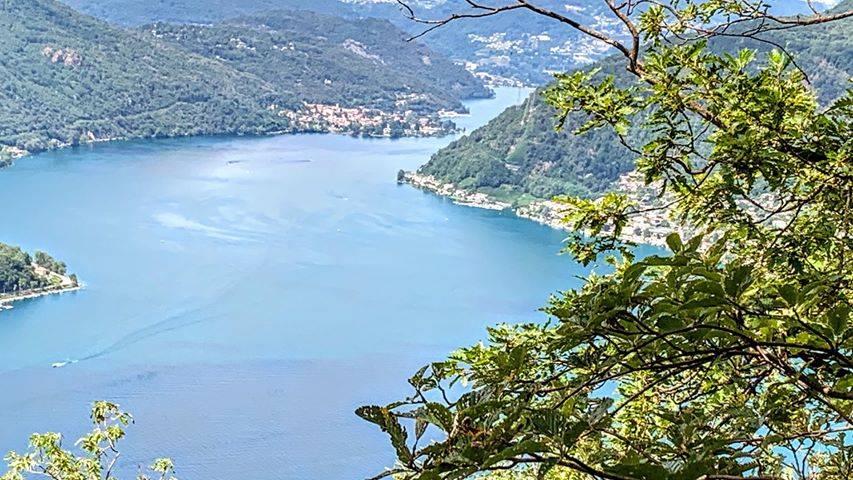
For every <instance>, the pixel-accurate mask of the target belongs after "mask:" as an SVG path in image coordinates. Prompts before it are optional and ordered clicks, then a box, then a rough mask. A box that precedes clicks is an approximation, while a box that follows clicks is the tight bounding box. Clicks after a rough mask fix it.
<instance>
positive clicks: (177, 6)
mask: <svg viewBox="0 0 853 480" xmlns="http://www.w3.org/2000/svg"><path fill="white" fill-rule="evenodd" d="M65 1H66V3H68V4H69V5H71V6H73V7H75V8H78V9H80V10H81V11H83V12H85V13H88V14H90V15H94V16H97V17H100V18H104V19H106V20H108V21H111V22H114V23H117V24H120V25H127V26H136V25H141V24H145V23H151V22H158V21H166V22H179V23H212V22H218V21H221V20H224V19H228V18H232V17H235V16H239V15H243V14H247V13H253V12H262V11H266V10H270V9H277V8H286V9H291V10H310V11H314V12H319V13H326V14H334V15H337V16H340V17H343V18H350V19H353V18H365V17H374V18H382V19H387V20H389V21H391V22H393V23H394V24H395V25H397V26H398V27H399V28H401V29H403V30H406V31H407V32H408V34H409V35H415V34H417V33H420V32H421V31H423V30H424V29H425V28H426V26H425V25H422V24H418V23H414V22H412V21H409V20H408V19H406V18H405V17H404V16H403V14H402V13H401V11H400V8H399V6H398V5H397V3H396V2H395V1H390V2H389V1H369V0H368V1H364V0H181V1H175V0H150V1H145V2H139V1H137V0H100V1H92V0H65ZM544 3H546V4H549V5H552V6H554V7H555V8H559V9H561V10H565V9H566V8H569V6H565V5H563V2H559V1H556V0H544ZM411 4H412V5H413V6H415V7H416V10H417V13H418V15H422V16H424V17H426V18H441V17H445V16H447V15H449V14H451V13H453V12H457V11H460V9H463V10H464V9H466V8H468V5H467V4H466V3H465V2H464V1H462V0H447V1H444V0H432V1H430V0H416V1H413V2H411ZM570 7H571V12H572V14H573V15H574V16H575V17H576V18H578V19H580V20H581V21H584V22H588V23H591V24H594V25H596V26H597V27H599V28H600V29H602V30H604V31H608V32H611V33H617V22H616V21H612V20H609V19H608V18H607V17H606V16H605V15H602V14H603V13H604V8H606V7H605V6H604V4H602V3H601V2H599V1H596V0H578V1H576V2H574V4H573V5H571V6H570ZM421 40H422V41H423V42H424V43H426V44H427V45H429V46H430V47H431V48H432V49H434V50H436V51H438V52H439V53H442V54H444V55H445V56H447V57H449V58H451V59H453V60H455V61H457V62H460V63H464V64H466V66H467V67H468V68H469V69H470V70H472V71H474V72H476V73H478V74H480V75H481V76H483V77H485V78H491V79H492V80H494V81H506V79H510V80H512V81H516V82H517V81H520V82H524V83H526V84H543V83H546V82H548V81H549V80H550V79H551V74H550V72H552V71H564V70H567V69H570V68H574V67H576V66H579V65H584V64H588V63H590V62H592V61H594V60H595V59H598V58H600V57H602V56H603V55H605V54H606V52H607V49H606V48H602V47H601V46H599V45H598V44H596V43H594V42H591V41H589V40H588V39H586V38H585V37H583V36H582V35H580V34H578V33H577V32H575V31H573V30H571V29H567V28H563V25H562V24H560V23H558V22H556V21H554V20H550V19H548V18H544V17H542V16H539V15H535V14H533V13H530V12H522V11H515V12H508V13H506V14H504V15H498V16H494V17H490V18H483V19H472V20H461V21H458V22H453V23H452V24H449V25H447V26H445V27H443V28H441V29H438V30H436V31H434V32H432V33H430V34H429V35H427V36H425V37H423V38H422V39H421Z"/></svg>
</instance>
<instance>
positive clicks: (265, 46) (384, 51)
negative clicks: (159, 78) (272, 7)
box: [142, 11, 492, 113]
mask: <svg viewBox="0 0 853 480" xmlns="http://www.w3.org/2000/svg"><path fill="white" fill-rule="evenodd" d="M142 30H143V31H145V32H146V33H147V34H148V35H149V36H150V37H152V38H154V37H156V38H157V39H161V40H165V41H169V42H171V43H174V44H177V45H179V46H180V47H181V48H183V49H185V50H187V51H190V52H192V53H195V54H199V55H202V56H205V57H209V58H216V59H218V60H220V61H221V62H223V63H224V64H226V65H228V66H230V67H233V68H235V69H237V70H240V71H243V72H247V73H251V74H252V75H255V76H257V77H258V78H261V79H263V80H264V81H267V82H269V83H270V84H272V85H274V86H275V88H276V89H277V91H278V92H279V93H280V94H282V95H283V96H284V98H285V99H286V100H284V101H286V102H287V103H290V104H294V102H296V103H295V104H301V102H302V101H306V102H310V103H337V104H341V105H345V106H347V107H357V106H361V105H366V106H371V107H373V108H381V109H383V110H388V111H391V110H394V109H395V108H399V105H396V103H397V102H399V101H400V99H402V98H405V97H411V99H410V100H409V101H407V102H406V103H407V108H412V109H413V110H415V111H417V112H421V113H434V112H435V111H436V109H439V108H440V109H447V110H462V108H463V107H462V105H461V103H460V102H459V98H483V97H489V96H491V93H492V92H491V91H490V90H489V89H487V88H486V87H485V86H484V85H483V84H482V82H481V81H479V80H477V79H476V78H475V77H473V76H472V75H471V74H469V73H468V72H467V71H465V70H464V69H463V68H462V67H460V66H458V65H456V64H454V63H452V62H450V61H449V60H448V59H447V58H445V57H443V56H441V55H438V54H435V53H434V52H431V51H430V50H429V49H427V48H426V47H425V46H424V45H423V44H419V43H407V42H406V41H405V40H406V35H405V34H404V33H403V32H402V31H400V30H398V29H397V28H396V27H394V26H393V25H392V24H391V23H389V22H387V21H384V20H378V19H364V20H344V19H342V18H339V17H333V16H328V15H321V14H316V13H312V12H306V11H299V12H296V11H272V12H265V13H263V14H258V15H254V16H246V17H241V18H238V19H236V20H230V21H226V22H223V23H219V24H216V25H213V26H198V25H169V24H162V23H158V24H154V25H151V26H146V27H143V28H142Z"/></svg>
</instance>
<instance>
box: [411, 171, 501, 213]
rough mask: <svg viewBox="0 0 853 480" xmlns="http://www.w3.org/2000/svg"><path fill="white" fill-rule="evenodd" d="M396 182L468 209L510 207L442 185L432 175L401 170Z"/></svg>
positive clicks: (488, 198)
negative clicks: (447, 199)
mask: <svg viewBox="0 0 853 480" xmlns="http://www.w3.org/2000/svg"><path fill="white" fill-rule="evenodd" d="M397 181H398V182H399V183H408V184H409V185H412V186H413V187H417V188H420V189H421V190H427V191H429V192H433V193H436V194H438V195H441V196H443V197H448V198H450V199H451V200H453V202H454V203H457V204H459V205H468V206H469V207H477V208H486V209H489V210H506V209H508V208H510V207H511V206H512V205H510V204H509V203H506V202H500V201H497V200H495V199H493V198H491V197H489V196H488V195H486V194H485V193H479V192H471V191H468V190H464V189H461V188H458V187H456V186H455V185H454V184H452V183H442V182H441V181H439V180H438V179H436V178H435V177H433V176H432V175H421V174H419V173H417V172H404V171H402V170H401V171H400V173H399V174H398V175H397Z"/></svg>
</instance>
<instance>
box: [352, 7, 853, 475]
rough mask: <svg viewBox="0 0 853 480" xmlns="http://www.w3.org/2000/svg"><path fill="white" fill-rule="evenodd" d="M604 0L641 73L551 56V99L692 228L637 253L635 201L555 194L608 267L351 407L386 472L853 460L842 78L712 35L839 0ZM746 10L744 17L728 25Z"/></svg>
mask: <svg viewBox="0 0 853 480" xmlns="http://www.w3.org/2000/svg"><path fill="white" fill-rule="evenodd" d="M612 5H613V11H614V15H616V16H617V17H618V18H620V21H622V22H623V23H624V24H625V25H626V28H629V29H631V30H632V31H635V32H636V34H635V35H634V36H633V37H632V39H631V41H629V42H627V43H623V42H622V41H619V40H614V39H612V38H609V37H606V36H605V38H606V39H607V40H609V41H611V42H612V44H613V45H614V46H615V47H616V48H617V49H618V50H619V51H620V52H621V53H622V57H623V58H622V62H623V64H624V65H625V66H626V67H627V68H628V70H629V71H630V72H631V74H632V77H633V79H634V80H633V81H630V82H617V81H615V80H614V78H613V77H605V78H602V77H601V76H600V75H593V74H589V73H587V72H575V73H571V74H566V75H561V76H560V77H559V78H558V81H557V83H556V84H555V85H554V86H553V87H552V88H550V89H549V91H548V95H547V99H548V102H549V104H550V105H551V106H552V107H553V108H554V109H555V110H556V111H557V112H559V116H558V117H559V118H563V117H564V116H566V115H573V114H575V113H577V112H582V113H583V114H584V115H585V116H584V118H585V119H586V122H585V123H584V124H583V125H580V130H586V131H589V132H594V131H596V130H597V129H600V128H608V129H612V130H613V131H614V132H615V133H616V134H618V135H619V136H621V138H622V139H623V140H625V143H626V148H630V149H631V151H632V152H633V154H634V156H635V161H636V165H637V168H638V169H639V170H640V172H641V173H642V174H643V175H644V176H645V179H646V183H647V186H648V188H654V189H657V191H658V193H659V194H663V192H665V191H666V192H669V193H670V195H671V196H672V198H673V201H672V205H666V206H661V207H659V208H671V209H672V211H673V212H674V217H673V220H674V221H676V222H677V223H679V224H688V225H691V226H693V227H694V228H696V229H698V232H699V234H698V235H697V236H695V237H694V238H681V237H680V236H679V235H678V234H676V233H673V234H671V235H670V236H669V237H668V238H667V244H668V247H669V252H668V253H667V254H662V255H653V256H649V257H647V258H643V259H639V260H637V259H636V258H634V256H633V255H632V253H631V252H632V250H631V249H632V247H633V245H632V244H630V243H627V242H624V241H622V240H621V239H620V234H621V232H622V229H623V228H624V227H625V225H626V224H627V222H628V220H629V219H630V218H632V217H634V216H638V215H642V214H643V213H644V211H643V210H642V207H639V206H638V205H635V204H633V203H632V202H631V201H630V200H629V199H628V198H627V197H626V196H624V195H620V194H617V193H610V194H607V195H605V196H604V197H602V198H601V199H599V200H595V201H592V200H585V199H580V198H566V199H564V204H565V207H566V221H567V222H568V225H569V226H570V227H571V228H572V231H573V232H575V233H574V234H573V235H572V236H571V237H570V239H569V242H568V244H567V252H569V253H571V254H572V255H573V256H575V258H577V259H578V260H579V261H581V262H584V263H589V262H592V261H594V260H595V259H596V258H598V257H599V256H600V255H602V254H607V255H608V257H607V259H608V262H609V263H610V264H611V266H612V267H613V270H612V272H611V273H608V274H604V275H591V276H590V277H589V278H587V279H586V282H585V283H584V285H583V287H582V288H579V289H577V290H570V291H565V292H560V293H558V294H556V295H554V296H553V297H552V299H551V301H550V302H549V305H548V306H547V307H546V308H545V312H546V313H547V314H548V316H549V318H550V321H549V322H548V323H540V324H526V325H517V326H508V325H502V326H498V327H495V328H492V329H490V330H489V342H488V343H481V344H479V345H475V346H473V347H470V348H465V349H462V350H459V351H458V352H456V353H454V354H453V355H452V356H451V358H450V359H449V360H447V361H444V362H438V363H434V364H431V365H428V366H426V367H424V368H423V369H421V370H420V371H418V372H417V373H416V374H415V375H414V376H413V377H412V378H411V379H410V384H411V386H412V387H413V392H412V394H411V395H410V396H409V397H407V398H405V399H402V400H400V401H398V402H394V403H391V404H389V405H386V406H367V407H362V408H360V409H359V410H358V411H357V413H358V414H359V415H360V416H361V417H362V418H364V419H365V420H367V421H369V422H372V423H374V424H376V425H378V426H379V427H380V428H381V429H382V430H383V431H384V432H386V433H387V435H388V437H389V438H390V441H391V446H392V447H393V449H394V451H395V452H396V454H397V459H398V461H397V464H396V465H395V467H394V468H393V469H390V470H388V471H386V472H384V473H383V474H381V475H380V477H383V476H390V475H394V476H395V478H398V479H421V480H438V479H465V478H476V476H477V475H478V474H481V473H483V472H492V471H506V470H510V471H512V473H511V474H508V475H498V476H496V477H495V478H547V479H555V480H556V479H561V480H562V479H566V480H579V479H596V480H599V479H608V480H735V479H750V480H788V479H796V480H847V479H849V478H853V442H851V438H850V435H851V432H853V262H851V261H850V259H851V255H853V90H848V91H847V92H846V93H845V94H844V96H842V97H841V98H839V99H837V100H836V101H833V102H829V103H828V104H826V105H825V106H821V103H820V102H819V100H818V98H817V95H816V94H815V92H814V90H813V89H812V88H811V87H810V86H809V85H807V83H806V81H805V78H806V75H809V76H811V77H812V78H813V79H816V77H817V74H818V73H820V72H818V71H816V70H813V69H812V66H813V65H819V64H820V62H815V63H814V64H812V66H809V67H808V68H806V64H805V62H801V63H800V66H801V67H804V70H799V69H798V68H796V66H795V65H794V64H793V63H792V62H791V59H790V57H788V56H787V55H785V54H784V53H783V52H781V51H773V52H770V53H768V54H767V55H760V54H759V53H757V52H755V51H754V50H750V49H743V50H721V49H720V46H719V45H717V46H715V47H714V48H709V47H708V39H709V38H711V39H713V38H718V37H719V36H720V35H723V34H725V35H730V34H738V35H741V36H744V37H753V36H761V35H762V34H764V33H768V32H771V31H773V29H775V28H785V29H789V30H788V33H789V34H791V35H794V34H795V33H796V34H802V35H807V34H808V33H807V32H808V31H810V30H811V29H815V28H818V29H820V28H822V27H821V26H820V25H821V24H824V25H826V22H833V21H835V22H841V21H849V20H838V19H839V18H846V19H849V18H850V17H853V9H851V7H853V4H851V2H846V3H845V4H844V5H842V6H841V7H840V8H841V10H840V11H839V10H836V11H835V12H832V13H830V14H827V15H815V16H812V17H808V18H801V19H776V18H772V17H771V16H768V15H767V14H766V10H765V9H764V8H763V7H762V6H761V5H760V4H759V5H757V6H756V5H755V4H751V3H748V2H745V1H734V2H732V1H728V0H725V1H723V0H707V1H705V0H699V1H687V2H685V1H677V2H671V3H669V2H667V3H663V4H652V5H651V6H650V7H649V9H647V10H634V9H633V8H632V7H633V6H635V5H636V4H635V3H632V2H626V3H622V4H618V5H616V4H612ZM719 19H726V21H725V22H723V23H712V20H719ZM756 19H757V20H758V22H755V23H749V22H752V21H753V20H756ZM785 22H787V23H785ZM744 24H747V27H749V26H750V25H752V26H753V27H751V28H755V29H757V30H742V31H740V33H738V30H737V29H733V28H728V27H732V26H742V25H744ZM784 25H788V26H786V27H783V26H784ZM834 41H841V42H845V41H846V37H844V38H841V39H834ZM641 43H642V44H643V45H644V48H643V49H640V45H641ZM632 128H633V129H641V130H643V131H644V132H645V134H644V135H643V136H642V138H638V137H629V136H628V135H629V133H630V132H631V130H632ZM638 140H639V141H638ZM582 233H585V235H584V234H582ZM430 440H431V441H430Z"/></svg>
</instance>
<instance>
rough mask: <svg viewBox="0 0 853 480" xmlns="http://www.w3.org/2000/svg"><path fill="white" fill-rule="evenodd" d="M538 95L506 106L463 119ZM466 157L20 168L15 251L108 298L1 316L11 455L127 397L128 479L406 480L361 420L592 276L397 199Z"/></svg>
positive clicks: (149, 144) (464, 215)
mask: <svg viewBox="0 0 853 480" xmlns="http://www.w3.org/2000/svg"><path fill="white" fill-rule="evenodd" d="M526 95H527V91H519V90H515V89H508V88H502V89H499V90H498V95H497V97H496V98H495V99H491V100H481V101H476V102H470V104H469V107H470V108H471V110H472V115H471V116H470V117H465V118H462V119H459V120H460V121H459V122H458V123H460V124H462V125H463V126H465V127H467V128H469V129H471V128H474V127H476V126H478V125H482V124H483V123H485V122H486V121H488V120H489V119H490V118H493V117H494V116H495V115H497V114H498V113H499V112H500V111H501V110H502V109H503V108H505V107H506V106H508V105H511V104H514V103H520V102H521V101H522V100H523V99H524V98H525V96H526ZM451 140H452V138H442V139H400V140H389V139H357V138H351V137H345V136H335V135H293V136H277V137H251V138H250V137H242V138H239V137H221V138H220V137H214V138H187V139H174V140H150V141H129V142H117V143H110V144H100V145H97V146H93V147H81V148H77V149H67V150H61V151H55V152H48V153H44V154H41V155H38V156H35V157H32V158H27V159H21V160H19V161H18V162H17V163H16V164H15V166H13V167H12V168H9V169H6V170H2V171H0V202H2V204H3V205H4V206H5V208H4V213H3V216H2V224H0V225H2V226H0V241H3V242H5V243H10V244H17V245H21V246H22V247H23V248H25V249H27V250H29V251H33V250H35V249H43V250H46V251H48V252H50V253H51V254H54V255H55V256H56V257H57V258H60V259H62V260H65V261H66V262H67V263H68V265H69V267H70V270H71V271H73V272H75V273H77V274H78V275H79V277H80V279H81V280H82V281H83V282H85V284H86V288H85V289H84V290H82V291H79V292H75V293H70V294H64V295H59V296H52V297H47V298H41V299H34V300H29V301H25V302H21V303H17V304H16V305H15V308H14V309H13V310H10V311H6V312H0V385H2V386H3V390H4V393H3V395H2V396H0V425H2V428H0V450H2V451H4V452H5V451H8V450H10V449H17V450H21V449H23V448H24V447H25V443H26V439H27V437H28V435H29V434H30V433H32V432H35V431H47V430H56V431H61V432H63V433H64V434H65V435H66V437H67V438H68V440H73V439H76V438H77V436H79V435H80V434H81V433H83V432H84V431H86V430H87V429H88V426H87V413H88V408H89V404H90V403H91V402H92V401H93V400H98V399H108V400H111V401H115V402H118V403H119V404H121V405H122V407H124V408H125V409H126V410H128V411H130V412H132V413H133V414H134V417H135V419H136V422H137V423H136V425H133V426H131V427H130V429H129V436H128V438H127V440H125V442H124V449H125V450H126V453H125V454H124V456H123V460H122V467H121V471H120V473H123V474H125V475H124V476H132V475H133V474H135V473H136V471H137V465H140V464H142V465H145V464H147V463H148V462H149V461H150V460H151V459H152V458H154V457H156V456H161V455H162V456H171V457H172V458H173V459H174V460H175V462H176V464H177V471H178V476H179V477H180V478H181V479H183V480H190V479H204V480H218V479H222V480H226V479H228V480H230V479H234V478H242V477H246V476H248V477H251V478H253V479H258V480H265V479H298V480H309V479H310V480H337V479H340V480H349V479H360V478H365V477H368V476H372V475H374V474H376V473H378V472H379V471H381V469H382V468H383V467H385V466H388V465H391V462H392V461H393V452H392V451H391V449H390V447H389V445H388V444H387V443H386V439H385V436H384V435H383V434H382V433H381V432H379V431H378V429H376V428H374V427H373V426H372V425H369V424H367V423H365V422H363V421H361V420H359V419H358V418H357V417H356V416H355V415H354V414H353V410H354V409H355V408H356V407H357V406H359V405H362V404H375V403H385V402H388V401H391V400H395V399H398V398H400V397H402V396H404V395H406V394H408V393H409V392H408V389H407V388H406V382H405V379H406V378H408V376H410V375H411V374H412V373H413V372H414V371H415V370H416V369H417V368H418V367H420V366H421V365H422V364H424V363H426V362H429V361H431V360H438V359H441V358H443V357H444V356H445V355H446V354H447V353H449V352H450V351H452V350H453V349H455V348H457V347H459V346H463V345H467V344H470V343H473V342H476V341H478V340H480V339H482V338H483V337H484V332H485V327H486V326H487V325H491V324H495V323H499V322H520V321H536V320H542V319H543V318H544V317H543V315H542V314H540V313H539V312H537V309H538V308H539V307H541V306H542V305H544V304H545V303H546V301H547V298H548V295H549V294H550V293H552V292H555V291H557V290H559V289H566V288H570V287H574V286H577V285H578V281H577V279H576V278H575V276H576V275H581V274H583V273H584V270H583V269H581V268H580V267H579V266H578V265H576V264H574V263H572V262H571V260H570V259H569V258H567V257H563V256H558V255H557V253H558V251H559V249H560V247H561V240H562V239H563V236H564V235H563V234H562V233H560V232H557V231H554V230H551V229H549V228H546V227H544V226H540V225H537V224H535V223H532V222H529V221H526V220H523V219H519V218H517V217H515V216H514V215H512V214H509V213H503V212H494V211H488V210H480V209H475V208H469V207H464V206H459V205H455V204H453V203H452V202H450V201H448V200H447V199H443V198H439V197H437V196H435V195H432V194H428V193H424V192H421V191H418V190H416V189H414V188H411V187H409V186H404V185H397V184H396V181H395V180H396V174H397V171H398V170H400V169H407V170H411V169H415V168H417V167H418V166H419V165H421V164H423V163H425V162H426V161H427V160H428V158H429V156H430V155H431V154H432V153H434V152H435V151H436V150H437V149H439V148H440V147H441V146H443V145H446V144H447V143H449V142H450V141H451ZM66 361H68V362H76V363H70V364H69V365H67V366H66V367H64V368H51V364H52V363H54V362H66ZM70 443H71V442H70V441H69V442H68V445H70Z"/></svg>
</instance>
